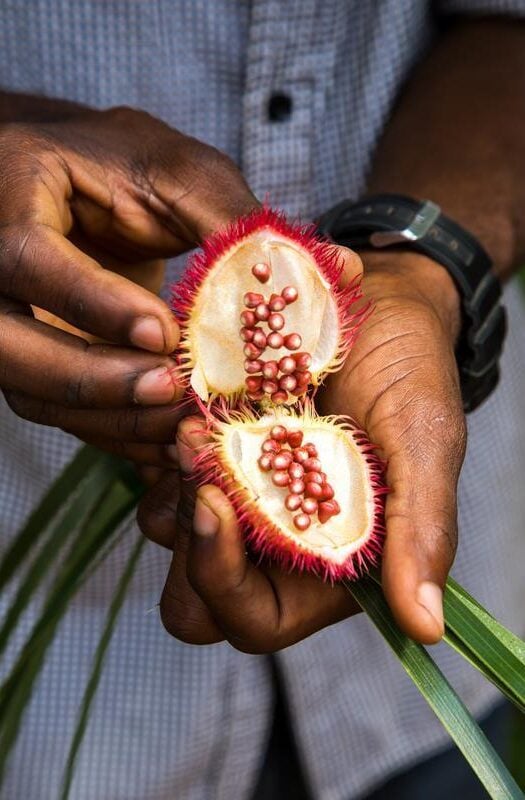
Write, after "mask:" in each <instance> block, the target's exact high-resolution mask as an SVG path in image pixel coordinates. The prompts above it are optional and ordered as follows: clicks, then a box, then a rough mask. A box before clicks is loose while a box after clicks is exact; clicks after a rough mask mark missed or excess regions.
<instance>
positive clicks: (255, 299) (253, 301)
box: [243, 292, 264, 308]
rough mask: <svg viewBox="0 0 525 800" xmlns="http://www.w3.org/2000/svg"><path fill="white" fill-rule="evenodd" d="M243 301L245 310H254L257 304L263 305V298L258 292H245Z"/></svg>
mask: <svg viewBox="0 0 525 800" xmlns="http://www.w3.org/2000/svg"><path fill="white" fill-rule="evenodd" d="M243 301H244V305H245V306H246V308H255V306H258V305H259V303H264V297H263V295H262V294H259V293H258V292H246V294H245V295H244V297H243Z"/></svg>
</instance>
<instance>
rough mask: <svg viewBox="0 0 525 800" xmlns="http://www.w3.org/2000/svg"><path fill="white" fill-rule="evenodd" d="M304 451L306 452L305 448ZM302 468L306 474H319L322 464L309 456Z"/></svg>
mask: <svg viewBox="0 0 525 800" xmlns="http://www.w3.org/2000/svg"><path fill="white" fill-rule="evenodd" d="M263 389H264V384H263ZM304 449H305V450H306V447H305V448H304ZM306 452H308V450H306ZM303 467H304V468H305V470H306V471H307V472H310V471H312V472H321V467H322V464H321V462H320V461H319V459H318V458H312V457H311V456H310V457H309V458H307V459H306V461H305V462H304V464H303Z"/></svg>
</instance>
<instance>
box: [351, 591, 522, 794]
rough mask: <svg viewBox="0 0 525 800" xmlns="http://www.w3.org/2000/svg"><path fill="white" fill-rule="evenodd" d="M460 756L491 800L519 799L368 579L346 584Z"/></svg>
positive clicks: (515, 788)
mask: <svg viewBox="0 0 525 800" xmlns="http://www.w3.org/2000/svg"><path fill="white" fill-rule="evenodd" d="M345 585H346V587H347V588H348V590H349V591H350V592H351V593H352V595H353V596H354V598H355V599H356V600H357V602H358V603H359V605H360V606H361V607H362V608H363V610H364V611H365V612H366V613H367V614H368V616H369V617H370V619H371V621H372V622H373V624H374V625H375V626H376V628H377V629H378V630H379V632H380V633H381V634H382V635H383V637H384V638H385V640H386V641H387V643H388V644H389V646H390V648H391V649H392V650H393V652H394V653H395V655H396V656H397V657H398V659H399V660H400V662H401V664H402V666H403V668H404V669H405V671H406V672H407V674H408V675H409V676H410V677H411V678H412V680H413V681H414V683H415V685H416V686H417V688H418V689H419V691H420V692H421V694H422V695H423V697H424V698H425V700H426V701H427V702H428V704H429V705H430V707H431V708H432V710H433V711H434V713H435V714H436V716H437V717H438V719H439V720H440V722H441V723H442V725H443V726H444V727H445V729H446V730H447V731H448V733H449V734H450V736H451V737H452V739H453V740H454V742H455V743H456V745H457V747H458V748H459V750H460V751H461V752H462V753H463V756H464V757H465V758H466V760H467V761H468V763H469V764H470V766H471V767H472V769H473V770H474V772H475V774H476V775H477V777H478V778H479V780H480V781H481V782H482V784H483V785H484V786H485V788H486V790H487V792H488V793H489V796H490V797H491V798H493V800H523V794H522V792H521V791H520V789H519V787H518V786H517V784H516V782H515V781H514V779H513V778H512V776H511V774H510V773H509V771H508V770H507V768H506V767H505V765H504V764H503V762H502V761H501V759H500V757H499V756H498V755H497V753H496V752H495V750H494V749H493V747H492V746H491V745H490V743H489V742H488V741H487V739H486V738H485V737H484V735H483V733H482V732H481V730H480V728H479V726H478V725H477V723H476V722H475V720H474V719H473V718H472V717H471V716H470V714H469V712H468V710H467V708H466V707H465V705H464V704H463V702H462V701H461V700H460V698H459V697H458V696H457V695H456V693H455V692H454V690H453V689H452V687H451V686H450V684H449V683H448V681H447V680H446V678H445V676H444V675H443V674H442V673H441V672H440V670H439V669H438V667H437V665H436V664H435V663H434V661H433V660H432V659H431V657H430V656H429V654H428V653H427V652H426V650H425V649H424V648H423V647H422V646H421V645H418V644H416V643H415V642H413V641H412V640H410V639H408V637H406V636H404V634H402V633H401V631H400V630H399V628H398V627H397V625H396V623H395V622H394V619H393V617H392V614H391V612H390V609H389V608H388V605H387V603H386V601H385V599H384V597H383V594H382V591H381V589H380V587H379V586H378V585H377V583H376V582H375V581H374V580H373V579H372V578H362V579H361V580H359V581H356V582H354V583H350V582H346V583H345Z"/></svg>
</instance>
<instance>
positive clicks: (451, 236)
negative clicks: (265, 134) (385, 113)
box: [318, 194, 506, 411]
mask: <svg viewBox="0 0 525 800" xmlns="http://www.w3.org/2000/svg"><path fill="white" fill-rule="evenodd" d="M318 227H319V230H320V231H321V233H324V234H325V235H329V236H330V237H331V238H332V239H333V240H334V241H336V242H337V243H338V244H341V245H344V246H346V247H350V248H352V249H354V250H359V249H365V248H366V249H374V250H375V249H381V248H389V249H391V248H398V249H410V250H415V251H417V252H420V253H422V254H424V255H426V256H428V257H430V258H432V259H433V260H434V261H437V262H438V263H440V264H441V265H442V266H444V267H445V269H447V271H448V272H449V273H450V275H451V276H452V278H453V279H454V281H455V283H456V285H457V287H458V290H459V293H460V297H461V311H462V329H461V334H460V337H459V341H458V344H457V348H456V356H457V361H458V368H459V373H460V380H461V390H462V396H463V404H464V408H465V411H471V410H473V409H474V408H476V407H477V406H478V405H479V404H480V403H481V402H482V401H483V400H484V399H485V397H487V396H488V395H489V394H490V392H491V391H492V390H493V389H494V387H495V386H496V384H497V382H498V377H499V357H500V355H501V351H502V347H503V341H504V338H505V332H506V314H505V309H504V308H503V306H502V305H501V303H500V299H501V286H500V283H499V281H498V279H497V278H496V276H495V275H494V273H493V271H492V262H491V259H490V258H489V256H488V254H487V252H486V251H485V250H484V248H483V247H482V246H481V244H480V243H479V242H478V241H477V240H476V239H475V237H474V236H472V234H470V233H469V232H468V231H466V230H465V229H464V228H463V227H461V226H460V225H458V224H457V223H456V222H454V221H453V220H451V219H450V218H449V217H447V216H445V215H444V214H443V213H441V210H440V208H439V206H437V205H436V204H435V203H432V202H431V201H423V202H421V201H419V200H415V199H414V198H411V197H406V196H404V195H392V194H384V195H375V196H373V197H365V198H364V199H363V200H361V201H359V202H358V203H352V202H351V201H349V200H344V201H343V202H342V203H339V204H338V205H336V206H334V207H333V208H332V209H330V210H329V211H328V212H327V213H326V214H324V215H323V216H322V217H321V219H320V220H319V223H318Z"/></svg>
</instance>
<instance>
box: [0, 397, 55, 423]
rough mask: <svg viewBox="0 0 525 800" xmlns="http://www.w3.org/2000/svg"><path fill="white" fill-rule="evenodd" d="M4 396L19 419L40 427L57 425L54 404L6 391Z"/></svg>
mask: <svg viewBox="0 0 525 800" xmlns="http://www.w3.org/2000/svg"><path fill="white" fill-rule="evenodd" d="M4 396H5V399H6V402H7V404H8V406H9V408H10V409H11V411H13V412H14V413H15V414H16V415H17V417H20V418H21V419H25V420H27V421H28V422H36V423H38V424H40V425H56V424H57V422H58V420H57V414H56V412H55V407H54V406H53V404H52V403H48V402H46V401H45V400H40V399H37V398H35V397H29V395H25V394H22V393H21V392H10V391H5V392H4Z"/></svg>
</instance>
